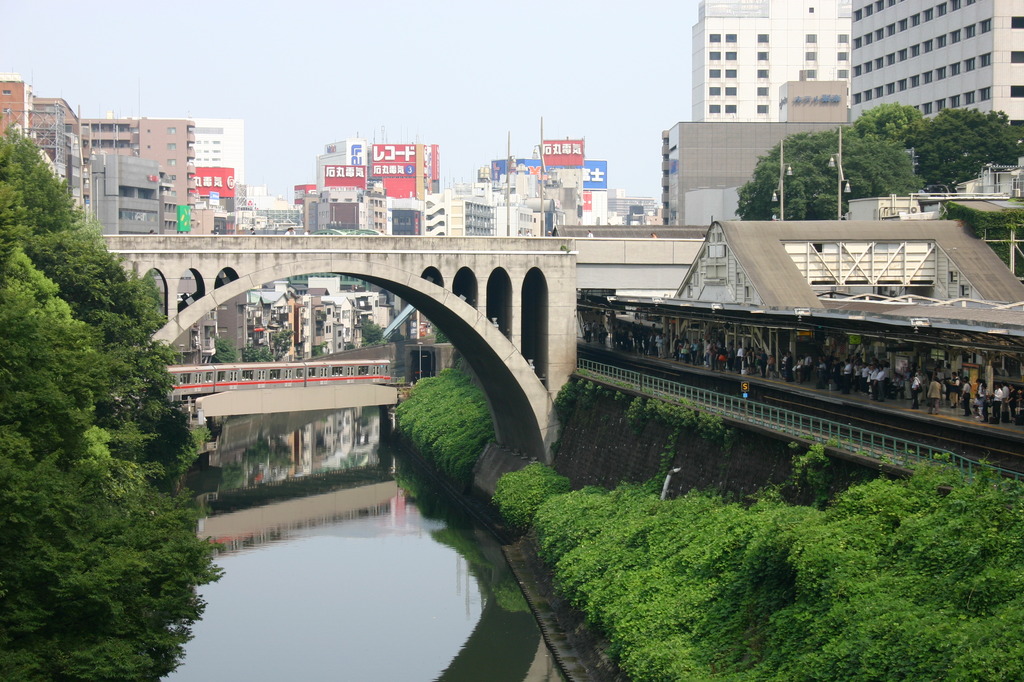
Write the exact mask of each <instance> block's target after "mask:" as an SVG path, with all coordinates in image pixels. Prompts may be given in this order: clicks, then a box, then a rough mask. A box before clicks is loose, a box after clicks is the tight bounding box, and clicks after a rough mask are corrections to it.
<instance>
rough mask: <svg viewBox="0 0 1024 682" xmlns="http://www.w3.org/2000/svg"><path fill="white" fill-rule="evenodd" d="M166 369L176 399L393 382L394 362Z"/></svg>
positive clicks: (307, 363) (249, 364) (194, 366)
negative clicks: (292, 388)
mask: <svg viewBox="0 0 1024 682" xmlns="http://www.w3.org/2000/svg"><path fill="white" fill-rule="evenodd" d="M167 371H168V372H170V373H171V376H172V377H173V380H174V391H173V392H172V394H171V395H172V396H173V397H175V398H180V397H182V396H188V395H202V394H206V393H219V392H222V391H236V390H239V389H248V388H286V387H291V386H328V385H338V384H366V383H374V384H379V383H386V382H389V381H391V363H390V362H389V361H388V360H387V359H376V360H306V361H304V362H247V363H240V364H233V365H174V366H172V367H168V368H167Z"/></svg>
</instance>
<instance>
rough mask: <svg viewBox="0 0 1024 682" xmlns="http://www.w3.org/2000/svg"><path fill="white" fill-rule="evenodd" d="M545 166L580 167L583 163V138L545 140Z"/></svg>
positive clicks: (543, 154) (543, 147)
mask: <svg viewBox="0 0 1024 682" xmlns="http://www.w3.org/2000/svg"><path fill="white" fill-rule="evenodd" d="M542 149H543V152H542V156H543V157H544V165H545V166H562V167H565V168H579V167H580V166H582V165H583V140H544V144H543V145H542Z"/></svg>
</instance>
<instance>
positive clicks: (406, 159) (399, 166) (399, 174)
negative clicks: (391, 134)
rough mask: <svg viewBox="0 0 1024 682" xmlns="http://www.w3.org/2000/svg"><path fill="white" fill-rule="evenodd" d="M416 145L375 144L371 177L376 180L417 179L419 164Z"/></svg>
mask: <svg viewBox="0 0 1024 682" xmlns="http://www.w3.org/2000/svg"><path fill="white" fill-rule="evenodd" d="M416 156H417V155H416V145H414V144H375V145H373V155H372V160H371V163H370V175H372V176H373V177H375V178H411V177H416V176H417V175H418V174H419V173H417V168H418V164H417V161H416Z"/></svg>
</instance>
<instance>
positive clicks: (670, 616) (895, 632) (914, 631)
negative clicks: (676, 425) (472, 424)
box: [509, 446, 1024, 682]
mask: <svg viewBox="0 0 1024 682" xmlns="http://www.w3.org/2000/svg"><path fill="white" fill-rule="evenodd" d="M814 447H817V448H820V446H814ZM509 475H511V474H509ZM954 476H955V474H949V473H947V472H944V471H942V470H939V469H924V470H922V471H919V472H918V473H916V474H915V475H914V476H913V477H912V478H911V479H909V480H905V481H892V480H887V479H878V480H875V481H872V482H870V483H866V484H861V485H856V486H854V487H852V488H850V489H848V490H847V491H846V492H844V493H842V494H841V495H840V496H839V497H838V498H837V499H836V500H835V501H834V502H833V503H832V504H831V505H830V506H829V507H828V508H826V509H825V510H818V509H814V508H811V507H797V506H791V505H788V504H785V503H783V502H780V501H778V500H775V499H772V498H771V496H770V495H769V496H765V497H764V498H763V499H761V500H760V501H758V502H757V503H755V504H753V505H752V506H749V507H748V506H744V505H741V504H735V503H726V502H725V501H723V500H722V499H721V498H720V497H719V496H717V495H715V494H711V493H698V492H694V493H691V494H689V495H687V496H685V497H681V498H678V499H674V500H669V501H664V502H663V501H660V500H659V499H658V495H657V494H656V493H654V492H652V489H651V486H647V487H643V486H623V487H621V488H619V489H617V490H615V491H612V492H607V491H604V490H599V489H594V488H587V489H584V490H580V491H576V492H571V493H568V494H563V495H554V496H552V497H550V498H549V499H548V500H547V501H546V502H545V503H544V504H543V505H541V506H540V508H539V510H538V511H537V513H536V532H537V536H538V541H539V546H540V551H541V555H542V558H543V559H544V560H545V561H546V562H547V563H548V564H549V565H550V566H551V567H552V568H553V571H554V573H555V578H556V581H557V584H558V585H559V587H560V589H561V590H562V591H563V593H564V594H565V595H566V597H567V598H568V599H569V600H570V601H571V602H572V603H573V604H574V605H575V606H576V607H577V608H579V609H581V610H582V611H583V612H584V613H585V614H586V616H587V618H588V620H589V622H590V623H591V625H592V626H594V627H597V628H600V629H601V630H602V631H603V632H605V633H606V635H607V636H608V638H609V641H610V642H611V643H612V647H613V650H612V652H611V653H612V655H613V656H615V657H616V658H617V659H618V661H619V663H620V665H621V667H622V668H623V670H624V671H625V672H627V674H628V675H629V676H630V679H632V680H637V681H641V680H669V679H671V680H684V679H685V680H777V681H779V682H782V681H786V682H789V681H792V680H814V681H820V680H836V681H840V680H842V681H847V680H939V679H947V680H986V681H992V680H1020V679H1024V641H1022V638H1021V633H1022V632H1024V543H1022V541H1021V538H1022V537H1024V507H1022V504H1024V495H1022V490H1021V487H1020V486H1019V485H1018V484H1016V483H1008V482H1004V481H997V480H992V479H988V480H982V479H979V480H977V481H975V482H973V483H963V482H962V481H959V480H955V479H954V478H953V477H954Z"/></svg>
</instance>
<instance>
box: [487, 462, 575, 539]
mask: <svg viewBox="0 0 1024 682" xmlns="http://www.w3.org/2000/svg"><path fill="white" fill-rule="evenodd" d="M569 489H570V486H569V479H568V478H566V477H565V476H562V475H560V474H558V473H556V472H555V470H554V469H551V468H549V467H546V466H544V465H543V464H541V463H539V462H534V463H533V464H530V465H528V466H527V467H526V468H524V469H520V470H519V471H513V472H511V473H507V474H505V475H504V476H502V477H501V479H500V480H499V481H498V486H497V488H496V489H495V491H494V500H493V501H494V504H495V506H497V507H498V511H500V512H501V516H502V518H503V519H505V523H507V524H508V525H510V526H512V527H513V528H516V529H518V530H527V529H529V528H530V527H531V526H532V525H533V517H534V515H535V514H536V513H537V509H539V508H540V506H541V504H543V503H544V502H545V501H546V500H547V499H548V498H550V497H552V496H553V495H560V494H562V493H567V492H569Z"/></svg>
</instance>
